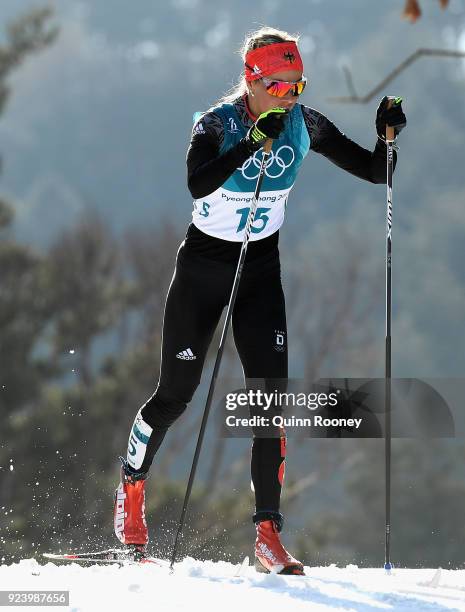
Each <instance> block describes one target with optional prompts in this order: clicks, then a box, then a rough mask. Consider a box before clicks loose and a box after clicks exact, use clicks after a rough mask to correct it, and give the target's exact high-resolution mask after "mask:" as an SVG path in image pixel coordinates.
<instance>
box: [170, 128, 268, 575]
mask: <svg viewBox="0 0 465 612" xmlns="http://www.w3.org/2000/svg"><path fill="white" fill-rule="evenodd" d="M272 145H273V141H272V140H271V139H268V140H267V141H266V142H265V145H264V147H263V157H262V163H261V166H260V172H259V175H258V179H257V185H256V187H255V193H254V196H253V199H252V203H251V205H250V211H249V215H248V217H247V223H246V226H245V232H244V239H243V241H242V248H241V252H240V255H239V261H238V264H237V268H236V275H235V277H234V282H233V286H232V290H231V297H230V298H229V304H228V309H227V311H226V318H225V321H224V325H223V331H222V333H221V339H220V345H219V348H218V353H217V355H216V360H215V366H214V368H213V374H212V378H211V382H210V388H209V390H208V396H207V401H206V404H205V409H204V412H203V417H202V423H201V425H200V431H199V437H198V439H197V445H196V447H195V453H194V459H193V461H192V467H191V471H190V475H189V481H188V483H187V489H186V494H185V496H184V502H183V505H182V510H181V516H180V519H179V523H178V529H177V532H176V537H175V540H174V546H173V553H172V555H171V563H170V569H171V570H173V566H174V562H175V560H176V552H177V548H178V542H179V537H180V535H181V532H182V528H183V526H184V519H185V516H186V511H187V505H188V503H189V498H190V495H191V490H192V485H193V483H194V478H195V472H196V469H197V463H198V460H199V455H200V450H201V448H202V442H203V437H204V434H205V429H206V426H207V420H208V415H209V413H210V407H211V403H212V400H213V393H214V392H215V385H216V379H217V378H218V371H219V369H220V364H221V358H222V357H223V351H224V345H225V343H226V336H227V334H228V328H229V324H230V321H231V317H232V312H233V308H234V303H235V301H236V295H237V291H238V288H239V281H240V279H241V275H242V269H243V267H244V261H245V256H246V254H247V247H248V244H249V238H250V233H251V231H252V223H253V222H254V218H255V211H256V209H257V203H258V199H259V197H260V191H261V188H262V182H263V177H264V176H265V169H266V166H267V163H268V158H269V156H270V152H271V147H272Z"/></svg>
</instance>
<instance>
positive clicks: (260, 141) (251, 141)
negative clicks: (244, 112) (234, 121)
mask: <svg viewBox="0 0 465 612" xmlns="http://www.w3.org/2000/svg"><path fill="white" fill-rule="evenodd" d="M288 115H289V109H288V108H272V109H271V110H268V111H266V112H264V113H262V114H261V115H260V116H259V117H258V119H257V121H256V122H255V123H254V124H253V126H252V127H251V128H250V130H249V131H248V132H247V136H246V137H245V139H244V140H245V142H246V144H247V146H248V147H249V149H250V150H251V151H257V150H258V149H259V148H260V147H262V146H263V145H264V144H265V141H266V140H267V139H268V138H271V139H272V140H275V139H276V138H279V135H280V134H281V132H282V131H283V130H284V128H285V127H286V119H287V116H288Z"/></svg>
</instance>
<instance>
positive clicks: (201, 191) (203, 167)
mask: <svg viewBox="0 0 465 612" xmlns="http://www.w3.org/2000/svg"><path fill="white" fill-rule="evenodd" d="M223 138H224V127H223V122H222V120H221V117H219V116H218V115H216V114H215V113H212V112H209V113H206V114H205V115H202V117H200V119H199V120H198V121H197V123H196V124H195V125H194V128H193V130H192V137H191V142H190V145H189V149H188V150H187V158H186V162H187V186H188V188H189V191H190V192H191V195H192V197H193V198H195V199H197V198H202V197H204V196H206V195H208V194H209V193H212V192H213V191H215V190H216V189H218V187H221V185H222V184H223V183H224V182H225V181H226V180H227V179H228V178H229V177H230V176H231V174H232V173H233V172H234V170H236V168H239V167H240V166H242V164H243V163H244V162H245V160H246V159H248V158H249V157H250V155H251V154H252V153H253V151H250V150H249V148H248V146H247V145H246V144H245V142H244V139H242V140H240V141H239V142H238V143H237V145H235V146H234V147H232V148H231V149H229V150H228V151H226V153H223V155H219V151H220V147H221V145H222V143H223Z"/></svg>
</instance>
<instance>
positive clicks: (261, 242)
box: [114, 28, 406, 574]
mask: <svg viewBox="0 0 465 612" xmlns="http://www.w3.org/2000/svg"><path fill="white" fill-rule="evenodd" d="M242 57H243V59H244V74H243V76H242V77H241V80H240V83H239V84H238V86H237V87H236V88H235V90H234V92H233V93H232V94H230V95H229V96H226V97H224V98H223V99H222V100H221V102H220V103H219V104H218V105H217V106H216V107H214V108H211V109H210V110H209V111H207V112H206V113H204V114H202V115H201V116H200V117H199V118H198V119H197V121H196V122H195V124H194V127H193V131H192V137H191V142H190V146H189V149H188V152H187V175H188V176H187V184H188V187H189V190H190V192H191V194H192V197H193V198H194V210H193V215H192V223H191V224H190V225H189V227H188V229H187V234H186V238H185V240H184V241H183V242H182V244H181V246H180V248H179V251H178V254H177V260H176V268H175V272H174V276H173V279H172V282H171V285H170V288H169V291H168V295H167V299H166V305H165V313H164V320H163V342H162V360H161V368H160V377H159V382H158V386H157V388H156V391H155V392H154V394H153V395H152V396H151V397H150V399H148V401H147V402H146V403H145V404H144V405H143V406H142V407H141V408H140V410H139V411H138V413H137V415H136V417H135V420H134V424H133V426H132V429H131V432H130V436H129V442H128V449H127V457H126V459H124V458H122V457H121V461H122V468H121V482H120V485H119V487H118V489H117V491H116V495H115V508H114V528H115V533H116V536H117V537H118V539H119V540H120V541H121V542H122V543H123V544H126V545H128V546H130V547H131V548H132V549H133V550H135V551H138V552H139V553H140V554H144V551H145V547H146V544H147V542H148V533H147V525H146V521H145V515H144V511H145V508H144V502H145V492H144V486H145V479H146V477H147V474H148V471H149V468H150V466H151V464H152V461H153V458H154V455H155V453H156V452H157V450H158V448H159V447H160V444H161V442H162V441H163V438H164V437H165V434H166V432H167V430H168V428H169V427H170V425H171V424H172V423H173V422H174V421H175V420H176V419H177V418H178V417H179V416H180V415H181V414H182V412H183V411H184V410H185V409H186V405H187V404H188V403H189V402H190V401H191V399H192V396H193V394H194V392H195V390H196V388H197V386H198V385H199V382H200V376H201V373H202V368H203V365H204V360H205V355H206V353H207V350H208V347H209V344H210V342H211V339H212V336H213V333H214V331H215V328H216V326H217V324H218V322H219V320H220V317H221V314H222V311H223V309H224V307H225V306H226V305H227V304H228V301H229V298H230V293H231V288H232V284H233V279H234V275H235V271H236V265H237V262H238V258H239V252H240V249H241V244H242V240H243V235H244V228H245V225H246V221H247V215H248V212H249V206H250V202H251V200H252V196H253V192H254V189H255V185H256V180H257V176H258V172H259V167H260V161H261V156H262V152H261V148H262V146H263V145H264V143H265V141H266V140H267V139H269V138H270V139H273V148H272V153H271V155H270V159H269V161H268V165H267V167H266V175H265V178H264V181H263V184H262V191H261V195H260V201H259V203H258V208H257V210H256V215H255V220H254V223H253V226H252V233H251V235H250V243H249V246H248V250H247V256H246V260H245V266H244V270H243V274H242V277H241V281H240V285H239V290H238V294H237V299H236V303H235V307H234V312H233V317H232V327H233V334H234V341H235V345H236V348H237V351H238V354H239V357H240V360H241V363H242V366H243V370H244V376H245V378H246V379H249V378H250V379H265V381H266V380H273V381H276V380H277V379H279V380H281V381H282V380H286V379H287V376H288V371H287V368H288V364H287V361H288V360H287V341H286V315H285V303H284V295H283V290H282V286H281V278H280V262H279V251H278V237H279V228H280V227H281V224H282V223H283V219H284V212H285V208H286V204H287V199H288V195H289V192H290V190H291V188H292V186H293V184H294V181H295V179H296V176H297V171H298V170H299V168H300V165H301V164H302V162H303V160H304V158H305V157H306V155H307V154H308V152H309V151H310V150H312V151H315V152H317V153H321V154H322V155H324V156H325V157H327V158H328V159H329V160H330V161H332V162H333V163H334V164H336V165H337V166H339V167H341V168H343V169H344V170H346V171H347V172H350V173H351V174H353V175H355V176H357V177H358V178H361V179H363V180H366V181H369V182H371V183H385V182H386V149H387V147H386V142H385V132H386V125H390V126H393V127H394V128H395V134H396V135H397V134H398V133H399V132H400V130H401V129H402V128H403V127H404V126H405V125H406V119H405V115H404V113H403V111H402V106H401V99H400V98H396V99H395V102H394V105H393V106H391V107H390V108H388V98H387V97H384V98H383V100H381V103H380V105H379V107H378V111H377V115H376V130H377V133H378V138H377V141H376V145H375V148H374V150H373V151H369V150H366V149H364V148H362V147H361V146H359V145H358V144H356V143H355V142H353V141H352V140H350V139H349V138H347V136H345V135H344V134H343V133H342V132H340V131H339V130H338V128H337V127H336V126H335V125H334V124H333V123H331V121H329V119H327V118H326V117H325V116H324V115H323V114H322V113H320V112H319V111H317V110H315V109H313V108H310V107H307V106H304V105H302V104H299V103H298V99H299V96H300V94H301V93H302V92H303V90H304V89H305V85H306V79H305V77H304V75H303V63H302V59H301V56H300V54H299V50H298V47H297V38H295V37H292V36H290V35H289V34H287V33H286V32H282V31H280V30H275V29H272V28H261V29H260V30H258V31H256V32H254V33H253V34H252V35H250V36H249V37H248V38H247V39H246V41H245V43H244V46H243V49H242ZM394 155H395V157H394V163H395V162H396V154H394ZM284 458H285V437H284V435H283V434H281V435H278V436H275V437H260V436H257V435H254V438H253V442H252V456H251V476H252V482H253V486H254V490H255V513H254V514H253V521H254V523H255V525H256V532H257V537H256V541H255V567H256V568H257V570H259V571H264V572H270V571H274V572H276V571H278V572H280V573H283V574H303V573H304V572H303V565H302V563H301V562H300V561H298V560H296V559H294V558H293V557H292V556H291V555H290V554H289V553H288V552H287V550H286V549H285V548H284V547H283V545H282V544H281V541H280V536H279V534H280V532H281V529H282V526H283V515H282V514H281V513H280V496H281V486H282V481H283V476H284Z"/></svg>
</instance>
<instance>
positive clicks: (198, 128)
mask: <svg viewBox="0 0 465 612" xmlns="http://www.w3.org/2000/svg"><path fill="white" fill-rule="evenodd" d="M192 133H193V134H205V130H204V127H203V124H202V122H201V121H200V122H199V123H197V125H196V126H195V127H194V130H193V132H192Z"/></svg>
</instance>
